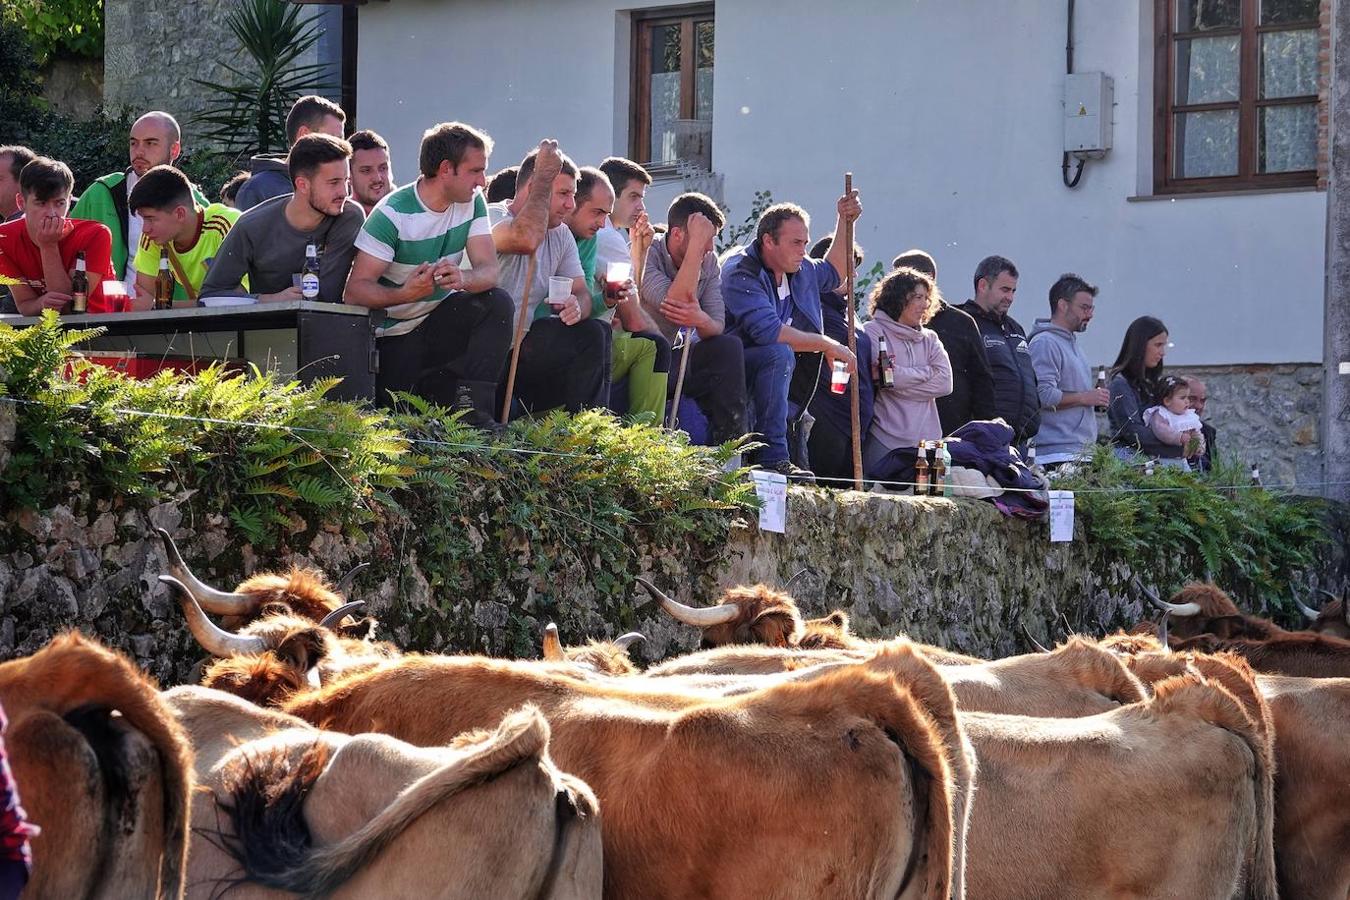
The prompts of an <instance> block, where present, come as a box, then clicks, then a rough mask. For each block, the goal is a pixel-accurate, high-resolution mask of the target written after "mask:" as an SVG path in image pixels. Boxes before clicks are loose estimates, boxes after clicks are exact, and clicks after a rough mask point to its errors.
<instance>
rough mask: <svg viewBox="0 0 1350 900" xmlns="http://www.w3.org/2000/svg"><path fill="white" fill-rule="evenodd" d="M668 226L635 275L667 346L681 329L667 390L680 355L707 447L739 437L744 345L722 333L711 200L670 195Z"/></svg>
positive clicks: (715, 214)
mask: <svg viewBox="0 0 1350 900" xmlns="http://www.w3.org/2000/svg"><path fill="white" fill-rule="evenodd" d="M666 224H667V226H668V227H667V231H666V233H665V234H659V235H657V236H656V237H655V238H654V239H653V241H652V246H651V248H650V249H648V251H647V266H646V269H645V271H644V272H643V276H642V290H641V292H642V307H643V309H645V310H646V311H647V314H648V315H649V316H651V318H652V319H653V320H654V321H655V323H656V326H657V328H658V329H660V331H661V333H662V334H663V335H665V337H666V340H668V341H671V342H672V344H673V343H674V342H675V340H676V336H677V335H678V334H679V332H680V330H681V329H685V334H686V339H685V341H684V343H683V344H682V345H681V347H680V348H679V349H678V350H676V351H675V358H674V359H672V360H671V366H670V370H671V374H670V377H669V378H668V380H667V384H666V395H667V396H668V397H669V396H673V395H674V393H675V381H676V380H677V378H678V377H679V376H678V372H679V368H680V359H679V357H680V355H681V354H684V353H688V354H689V362H688V364H687V365H686V366H685V376H684V388H683V390H684V395H685V396H687V397H689V398H690V399H691V400H693V401H694V402H695V403H697V404H698V407H699V409H700V410H701V411H702V412H703V415H705V416H706V417H707V419H708V432H709V434H708V439H709V440H710V441H711V442H712V443H713V444H721V443H724V442H726V441H730V440H734V439H735V438H738V437H740V436H741V435H743V434H745V431H746V427H745V350H744V347H743V346H742V344H741V340H740V338H738V337H736V336H735V335H731V334H726V333H725V328H726V307H725V306H724V305H723V303H722V272H721V270H720V269H719V268H718V266H717V252H716V251H715V250H714V249H713V242H714V241H715V240H716V238H717V233H718V232H719V231H721V230H722V226H723V225H725V224H726V217H725V216H724V215H723V214H722V210H720V209H718V208H717V204H716V203H714V202H713V201H712V199H711V198H710V197H707V196H705V195H703V194H696V193H688V194H681V195H680V196H678V197H676V198H675V200H674V202H672V203H671V204H670V209H669V210H668V211H667V213H666Z"/></svg>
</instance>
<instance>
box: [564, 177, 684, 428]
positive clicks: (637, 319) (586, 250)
mask: <svg viewBox="0 0 1350 900" xmlns="http://www.w3.org/2000/svg"><path fill="white" fill-rule="evenodd" d="M613 208H614V189H613V188H612V187H611V186H610V183H609V178H607V177H606V176H605V173H604V172H602V171H600V170H599V169H596V168H593V167H591V166H583V167H582V168H581V170H580V172H579V175H578V177H577V197H576V207H575V208H574V209H573V210H572V212H571V213H569V214H568V216H567V227H568V228H569V229H571V231H572V237H573V238H575V239H576V242H577V256H578V258H579V259H580V260H581V271H582V273H583V274H584V275H585V278H586V285H587V286H588V287H589V288H590V297H591V317H592V318H594V319H596V320H597V321H602V322H609V323H610V324H611V326H612V329H613V333H612V334H611V335H610V385H611V387H612V386H613V385H614V384H617V383H618V382H620V381H623V380H624V379H625V378H627V379H628V414H629V415H631V416H636V415H639V414H641V413H649V414H650V418H651V419H652V421H653V422H660V421H662V419H663V418H664V415H665V411H666V373H667V372H669V371H670V343H669V342H668V341H666V339H665V338H664V337H662V336H661V335H660V334H657V333H656V330H655V329H656V326H655V325H653V324H652V323H651V322H649V321H648V319H647V317H646V316H645V315H643V313H642V308H641V307H640V306H639V305H638V303H637V290H636V288H634V289H632V290H629V291H625V292H624V294H623V295H622V296H621V297H619V298H617V299H614V298H610V297H609V296H607V294H606V292H605V289H604V279H605V271H606V270H605V265H606V264H605V263H601V262H599V261H598V260H597V250H598V246H597V244H598V238H597V235H598V234H599V232H600V231H601V230H602V229H603V228H604V227H605V223H606V222H608V221H609V216H610V212H611V211H612V210H613ZM619 261H620V262H631V260H630V259H629V258H628V257H627V256H625V257H624V258H622V259H621V260H619ZM611 403H613V400H612V398H611Z"/></svg>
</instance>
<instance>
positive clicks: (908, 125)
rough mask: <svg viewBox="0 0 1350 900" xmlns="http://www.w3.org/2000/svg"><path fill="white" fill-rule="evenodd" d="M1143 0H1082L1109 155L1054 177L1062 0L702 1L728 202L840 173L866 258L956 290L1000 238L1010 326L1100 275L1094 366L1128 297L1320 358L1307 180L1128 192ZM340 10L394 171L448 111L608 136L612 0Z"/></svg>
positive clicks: (817, 194) (621, 49) (1197, 351)
mask: <svg viewBox="0 0 1350 900" xmlns="http://www.w3.org/2000/svg"><path fill="white" fill-rule="evenodd" d="M652 5H659V4H652ZM1141 6H1142V7H1144V8H1145V9H1143V10H1142V11H1141V9H1140V7H1141ZM1151 6H1152V4H1151V3H1147V2H1121V0H1078V3H1077V13H1076V32H1077V33H1076V52H1075V67H1076V69H1077V70H1078V71H1104V72H1106V73H1107V74H1109V75H1111V76H1112V77H1113V78H1114V79H1115V99H1116V107H1115V112H1114V117H1113V118H1114V149H1113V150H1112V151H1111V153H1110V154H1109V156H1108V157H1107V158H1106V159H1105V160H1102V161H1099V162H1093V163H1089V165H1088V170H1087V172H1086V173H1085V174H1084V176H1083V179H1082V182H1081V183H1080V185H1079V187H1078V188H1077V189H1075V190H1069V189H1067V188H1065V187H1064V186H1063V184H1062V183H1061V181H1060V161H1061V150H1062V137H1061V135H1062V125H1061V117H1062V106H1061V102H1060V97H1061V92H1062V83H1063V77H1064V43H1065V23H1064V17H1065V7H1066V3H1065V2H1064V0H1006V2H998V3H994V2H990V0H890V2H863V0H842V2H835V3H821V2H819V0H734V2H732V0H723V2H719V3H717V5H716V30H717V37H716V40H717V50H716V60H717V62H716V74H715V87H714V123H713V167H714V168H715V169H716V170H717V171H719V172H721V173H723V174H724V176H725V179H726V182H725V185H726V199H727V202H728V203H729V204H730V206H731V208H732V220H733V221H739V220H740V219H742V218H743V217H744V215H745V213H746V211H747V209H748V206H749V201H750V198H751V196H752V194H753V192H754V191H756V190H762V189H768V190H771V191H772V192H773V195H774V197H775V199H791V200H794V201H796V202H799V203H801V204H802V205H803V206H805V207H806V208H807V209H808V210H809V211H810V212H811V213H812V214H813V215H814V216H815V221H814V222H813V227H812V233H813V235H818V234H824V233H825V232H826V231H827V230H829V229H830V228H831V227H832V226H833V204H834V199H835V198H836V197H837V196H838V194H839V192H840V190H841V188H842V181H843V172H844V171H845V169H848V170H851V171H852V172H853V173H854V180H855V184H856V186H857V187H858V188H859V189H860V190H861V191H862V194H863V202H864V206H865V212H864V217H863V219H862V220H861V222H860V223H859V228H858V240H859V242H860V243H861V244H862V245H863V246H864V248H865V249H866V250H867V251H868V262H867V266H869V267H870V265H871V263H872V262H873V261H874V260H877V259H883V260H886V261H889V259H890V258H891V257H892V256H893V255H894V254H895V253H896V252H898V251H900V250H903V249H907V248H909V247H911V246H920V247H923V248H925V249H927V250H929V251H930V252H931V253H933V255H934V256H935V257H936V258H937V260H938V265H939V274H940V278H939V281H940V283H941V284H942V287H943V289H944V292H945V293H946V294H947V296H948V298H949V299H952V300H955V301H960V300H964V299H966V298H967V297H969V295H970V273H971V272H972V271H973V269H974V266H975V264H976V263H977V262H978V261H979V259H980V258H981V257H983V256H985V255H987V254H989V253H1001V254H1003V255H1005V256H1008V257H1010V258H1011V259H1013V260H1014V261H1015V262H1016V263H1017V265H1018V267H1019V268H1020V269H1021V272H1022V278H1021V283H1020V285H1019V287H1020V290H1019V294H1018V299H1017V302H1016V303H1015V304H1014V306H1013V308H1012V314H1013V315H1014V316H1015V317H1016V318H1018V319H1019V321H1021V322H1022V323H1023V324H1024V325H1025V326H1026V327H1027V328H1028V330H1030V327H1031V321H1032V320H1033V319H1034V318H1036V317H1038V316H1044V315H1046V312H1045V311H1046V309H1047V303H1046V293H1047V289H1048V288H1049V285H1050V283H1051V282H1052V281H1053V280H1054V279H1055V278H1056V277H1057V276H1058V275H1059V274H1060V273H1061V272H1064V271H1076V272H1078V273H1079V274H1081V275H1083V276H1084V277H1086V278H1088V279H1089V280H1091V281H1094V282H1096V283H1097V284H1099V285H1100V286H1101V288H1102V293H1101V296H1100V297H1099V298H1098V313H1097V318H1096V319H1095V321H1094V322H1093V325H1092V328H1091V330H1090V331H1089V333H1088V334H1087V335H1086V336H1085V347H1086V351H1087V353H1088V355H1089V358H1091V359H1092V360H1093V362H1094V363H1096V362H1109V361H1110V360H1111V359H1113V358H1114V356H1115V352H1116V350H1117V349H1118V347H1119V343H1120V337H1121V335H1122V333H1123V331H1124V328H1125V326H1126V325H1127V324H1128V323H1129V321H1130V320H1131V319H1133V318H1134V317H1135V316H1138V315H1143V314H1152V315H1157V316H1159V317H1161V318H1162V319H1163V320H1164V321H1165V322H1166V323H1167V324H1168V326H1169V328H1170V329H1171V333H1172V339H1173V341H1174V342H1175V344H1176V346H1175V348H1174V349H1173V351H1172V352H1171V353H1170V355H1169V358H1168V359H1169V362H1171V363H1173V364H1226V363H1262V362H1311V361H1317V360H1320V359H1321V355H1322V353H1321V348H1322V302H1323V299H1322V298H1323V271H1324V260H1325V221H1326V195H1325V194H1324V193H1319V192H1315V191H1300V192H1283V193H1265V194H1255V195H1247V196H1233V197H1182V198H1177V199H1130V198H1135V197H1137V196H1138V195H1141V194H1147V193H1148V190H1149V186H1150V185H1151V169H1150V168H1149V166H1150V165H1151V159H1152V143H1151V137H1150V131H1151V126H1152V120H1151V108H1152V102H1153V86H1152V82H1151V77H1152V76H1151V68H1149V67H1148V65H1147V64H1148V61H1149V59H1150V53H1151V49H1150V48H1151V43H1152V30H1151V24H1150V22H1149V19H1148V16H1149V15H1150V14H1151V12H1150V8H1151ZM360 23H361V24H360V28H361V31H360V65H359V74H358V87H359V91H360V94H359V100H358V108H359V110H360V119H361V121H360V123H359V124H360V125H361V126H362V127H368V128H374V129H375V130H377V131H379V132H380V133H381V134H383V135H384V136H385V137H386V138H388V139H389V141H390V143H391V145H392V146H393V148H394V155H395V165H396V170H397V174H398V176H399V178H400V179H402V180H407V179H410V178H411V177H412V176H413V174H414V173H415V171H416V153H417V142H418V140H419V138H420V135H421V132H422V130H423V129H424V128H425V127H426V126H427V125H429V124H431V123H434V122H437V121H443V120H447V119H453V118H459V119H462V120H464V121H468V122H471V123H473V124H475V125H478V126H480V127H482V128H485V129H486V130H487V131H488V132H489V133H490V134H492V136H493V137H494V139H495V140H496V144H497V148H496V153H494V155H493V158H492V160H491V167H492V168H493V169H496V168H499V167H501V166H504V165H509V164H510V163H511V162H513V161H516V160H518V159H519V158H520V157H521V156H523V155H524V153H525V152H526V151H527V150H528V149H529V148H530V147H532V146H533V145H534V144H536V143H537V142H538V140H539V138H541V137H543V136H545V135H548V136H555V137H557V138H558V139H559V140H560V141H561V142H562V144H563V148H564V149H565V150H566V151H567V152H568V153H569V154H570V155H572V156H573V157H574V158H576V159H577V160H578V161H579V162H581V163H583V164H584V163H594V162H596V161H598V160H599V159H600V158H602V157H603V156H606V155H608V154H610V153H615V152H618V153H625V152H626V149H627V146H628V139H627V134H628V81H629V72H628V67H629V52H630V48H629V32H630V21H629V17H628V14H627V13H626V12H625V11H623V10H622V9H620V8H619V7H618V5H617V4H616V3H615V2H614V0H552V2H549V0H512V2H509V3H502V2H499V0H392V2H390V3H387V4H385V3H380V4H370V5H367V6H363V7H362V8H361V13H360ZM1141 62H1142V63H1143V64H1144V66H1145V67H1144V69H1143V71H1144V72H1145V73H1146V77H1145V78H1144V80H1143V81H1142V82H1141V81H1140V78H1139V73H1140V69H1141ZM674 190H675V188H674V187H671V186H667V187H665V188H664V189H658V190H654V191H653V192H652V193H651V196H652V198H653V201H654V202H653V203H652V204H651V205H652V207H653V210H654V211H656V210H660V209H663V208H664V203H665V202H667V201H668V200H669V199H670V197H671V196H672V195H673V192H674Z"/></svg>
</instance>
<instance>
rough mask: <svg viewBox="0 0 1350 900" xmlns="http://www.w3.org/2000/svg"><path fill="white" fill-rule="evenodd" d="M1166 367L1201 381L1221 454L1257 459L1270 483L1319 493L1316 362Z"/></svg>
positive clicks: (1249, 460) (1319, 423)
mask: <svg viewBox="0 0 1350 900" xmlns="http://www.w3.org/2000/svg"><path fill="white" fill-rule="evenodd" d="M1167 371H1168V372H1171V373H1174V374H1178V375H1194V376H1196V377H1198V378H1200V379H1201V380H1202V381H1204V382H1205V385H1206V387H1208V389H1209V403H1208V404H1207V406H1206V409H1205V419H1206V420H1207V421H1208V422H1209V423H1210V424H1211V425H1213V426H1214V428H1215V429H1216V430H1217V433H1218V445H1219V451H1220V452H1221V453H1223V454H1233V455H1235V456H1236V457H1238V458H1239V459H1241V460H1243V461H1244V462H1245V463H1247V464H1248V465H1250V464H1251V463H1253V462H1255V463H1257V464H1258V465H1259V466H1260V467H1261V478H1262V480H1263V481H1264V482H1265V483H1266V484H1268V485H1277V484H1278V485H1296V486H1297V489H1298V490H1299V491H1300V493H1307V494H1321V493H1322V492H1323V491H1322V482H1323V480H1324V478H1323V471H1322V470H1323V457H1322V366H1321V365H1320V364H1316V363H1310V364H1304V365H1300V364H1291V365H1278V366H1271V365H1251V366H1169V367H1168V368H1167Z"/></svg>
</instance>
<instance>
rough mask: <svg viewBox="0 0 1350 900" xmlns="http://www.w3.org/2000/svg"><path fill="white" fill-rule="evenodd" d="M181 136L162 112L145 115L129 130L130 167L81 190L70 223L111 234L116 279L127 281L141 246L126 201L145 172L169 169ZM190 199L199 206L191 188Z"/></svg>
mask: <svg viewBox="0 0 1350 900" xmlns="http://www.w3.org/2000/svg"><path fill="white" fill-rule="evenodd" d="M182 149H183V145H182V132H181V131H180V129H179V127H178V120H177V119H175V118H174V117H173V116H171V115H169V114H168V113H166V112H160V111H158V110H156V111H154V112H148V113H146V114H145V115H143V116H141V117H140V118H139V119H137V120H136V122H135V124H133V125H132V126H131V138H130V141H129V142H128V152H129V156H130V157H131V167H130V168H128V169H127V170H126V171H125V172H113V173H111V174H109V175H104V176H103V177H102V178H98V179H96V180H95V181H94V183H93V184H91V185H89V187H87V188H85V191H84V193H83V194H81V195H80V200H79V202H78V203H76V204H75V208H74V209H72V210H71V211H70V216H71V218H72V219H92V220H93V221H95V222H102V223H103V224H104V225H107V226H108V231H109V232H110V233H111V234H112V262H113V271H114V272H116V273H117V274H116V276H115V277H117V278H119V279H120V278H123V277H124V276H125V277H126V278H127V279H128V280H130V278H131V275H132V273H133V272H135V265H134V263H135V260H136V250H137V248H138V247H139V246H140V242H141V218H140V216H138V215H136V214H135V213H134V212H132V210H131V209H130V207H129V206H128V204H127V198H128V197H129V196H131V192H132V190H133V189H135V187H136V182H137V181H139V180H140V178H141V176H143V175H144V174H145V173H146V172H149V171H150V170H151V169H153V168H154V167H155V166H164V165H170V164H172V163H173V162H174V160H176V159H178V154H179V153H180V152H181V151H182ZM192 190H193V195H192V198H193V200H194V201H196V202H197V203H199V204H200V205H202V206H205V205H206V203H207V201H206V197H205V195H203V194H202V192H201V191H199V190H197V189H196V188H195V187H194V188H193V189H192Z"/></svg>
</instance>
